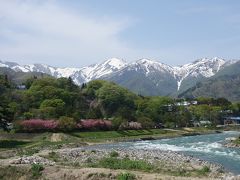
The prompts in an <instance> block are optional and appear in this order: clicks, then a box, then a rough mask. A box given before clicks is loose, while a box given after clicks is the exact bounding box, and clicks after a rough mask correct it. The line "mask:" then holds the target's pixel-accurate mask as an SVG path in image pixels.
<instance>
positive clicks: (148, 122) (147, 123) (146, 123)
mask: <svg viewBox="0 0 240 180" xmlns="http://www.w3.org/2000/svg"><path fill="white" fill-rule="evenodd" d="M138 122H139V123H141V125H142V127H143V128H152V127H154V122H153V120H152V119H150V118H148V117H144V116H143V117H139V118H138Z"/></svg>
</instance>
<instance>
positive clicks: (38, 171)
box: [31, 164, 44, 178]
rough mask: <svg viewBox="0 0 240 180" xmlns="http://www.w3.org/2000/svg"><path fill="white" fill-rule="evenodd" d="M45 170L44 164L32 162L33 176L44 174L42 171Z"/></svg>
mask: <svg viewBox="0 0 240 180" xmlns="http://www.w3.org/2000/svg"><path fill="white" fill-rule="evenodd" d="M43 170H44V167H43V165H41V164H32V167H31V171H32V176H33V177H35V178H37V177H39V176H41V175H42V171H43Z"/></svg>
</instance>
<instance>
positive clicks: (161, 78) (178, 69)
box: [0, 57, 238, 96]
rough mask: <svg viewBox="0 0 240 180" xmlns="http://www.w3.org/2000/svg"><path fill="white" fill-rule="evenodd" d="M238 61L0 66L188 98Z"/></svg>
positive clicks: (121, 61)
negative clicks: (175, 63) (62, 66)
mask: <svg viewBox="0 0 240 180" xmlns="http://www.w3.org/2000/svg"><path fill="white" fill-rule="evenodd" d="M237 62H238V61H237V60H224V59H222V58H217V57H215V58H202V59H198V60H196V61H194V62H192V63H188V64H185V65H182V66H170V65H167V64H164V63H160V62H158V61H153V60H149V59H140V60H137V61H135V62H130V63H127V62H125V61H124V60H122V59H118V58H111V59H108V60H106V61H104V62H103V63H99V64H94V65H90V66H86V67H82V68H69V67H66V68H58V67H53V66H49V65H45V64H32V65H20V64H17V63H14V62H4V61H0V67H2V68H8V69H11V70H13V71H14V72H18V73H19V72H22V73H44V74H48V75H51V76H54V77H57V78H59V77H71V78H72V79H73V81H74V82H75V83H76V84H78V85H81V84H82V83H87V82H89V81H91V80H95V79H104V80H109V81H113V82H116V83H117V84H119V85H122V86H124V87H126V88H128V89H130V90H132V91H134V92H136V93H138V94H142V95H149V96H155V95H163V96H166V95H171V96H178V95H181V96H184V94H185V93H187V94H186V95H188V96H190V95H189V91H188V90H189V89H192V88H193V87H196V85H197V84H198V83H199V82H203V81H206V80H207V79H209V78H212V77H214V76H221V72H222V71H223V70H225V69H227V67H231V66H232V65H234V64H237ZM235 71H236V70H235ZM227 72H228V71H227ZM219 74H220V75H219ZM225 74H226V73H225ZM198 85H199V84H198ZM192 90H193V89H192Z"/></svg>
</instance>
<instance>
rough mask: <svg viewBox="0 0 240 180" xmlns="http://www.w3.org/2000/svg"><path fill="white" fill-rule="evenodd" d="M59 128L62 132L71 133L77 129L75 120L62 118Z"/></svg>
mask: <svg viewBox="0 0 240 180" xmlns="http://www.w3.org/2000/svg"><path fill="white" fill-rule="evenodd" d="M58 127H59V128H60V129H62V130H65V131H69V130H72V129H74V128H76V121H75V120H74V119H73V118H70V117H66V116H62V117H60V119H59V124H58Z"/></svg>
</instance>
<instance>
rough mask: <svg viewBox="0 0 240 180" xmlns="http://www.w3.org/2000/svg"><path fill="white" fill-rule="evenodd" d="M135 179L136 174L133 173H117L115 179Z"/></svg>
mask: <svg viewBox="0 0 240 180" xmlns="http://www.w3.org/2000/svg"><path fill="white" fill-rule="evenodd" d="M134 179H136V175H135V174H133V173H129V172H126V173H120V174H118V175H117V180H134Z"/></svg>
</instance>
